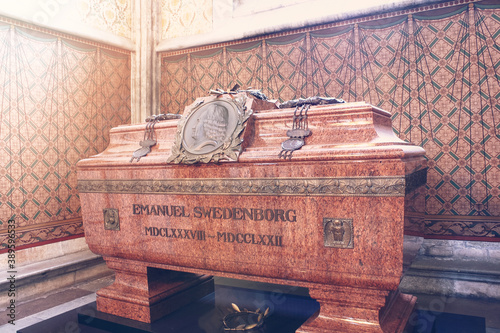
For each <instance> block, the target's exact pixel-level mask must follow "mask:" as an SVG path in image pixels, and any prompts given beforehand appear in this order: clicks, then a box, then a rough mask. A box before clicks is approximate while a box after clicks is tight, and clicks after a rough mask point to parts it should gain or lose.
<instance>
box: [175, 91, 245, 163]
mask: <svg viewBox="0 0 500 333" xmlns="http://www.w3.org/2000/svg"><path fill="white" fill-rule="evenodd" d="M246 101H247V98H246V95H245V94H236V95H233V96H231V97H229V96H225V95H223V96H221V97H218V98H215V97H205V98H199V99H197V100H196V101H195V102H194V103H193V104H192V105H190V106H188V107H186V110H185V111H184V115H183V116H182V118H181V120H180V121H179V123H178V124H177V126H178V127H177V134H176V138H175V145H174V146H173V147H172V153H171V155H170V157H169V158H168V160H167V162H169V163H170V162H172V163H184V164H193V163H198V162H202V163H209V162H218V161H219V160H237V159H238V156H239V154H240V152H241V143H242V139H241V138H240V136H241V134H242V133H243V130H244V129H245V126H246V121H247V120H248V118H249V117H250V116H251V114H252V111H251V110H246V109H247V107H246V105H245V103H246Z"/></svg>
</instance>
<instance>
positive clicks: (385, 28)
mask: <svg viewBox="0 0 500 333" xmlns="http://www.w3.org/2000/svg"><path fill="white" fill-rule="evenodd" d="M464 2H465V4H464ZM467 2H471V3H469V4H467ZM499 67H500V5H498V4H496V3H495V2H491V1H490V2H486V1H479V2H473V1H455V2H448V3H444V4H437V5H431V6H426V7H425V8H414V9H410V10H407V11H402V12H398V13H390V14H385V15H379V16H374V17H371V18H362V19H359V20H353V21H350V22H340V23H332V24H330V25H324V26H320V27H312V28H305V29H302V30H300V31H291V32H286V33H281V34H275V35H268V36H263V37H260V38H254V39H251V40H246V41H241V42H229V43H225V44H218V45H213V46H207V47H203V48H198V49H196V50H185V51H178V52H171V53H164V54H163V57H162V87H161V103H162V104H161V107H162V112H164V113H165V112H173V113H177V112H182V111H181V110H183V108H184V106H185V105H186V104H189V103H191V102H192V101H193V100H194V99H195V98H196V97H198V96H203V95H206V94H207V93H208V90H209V89H216V88H222V89H229V88H231V87H232V86H233V85H234V84H235V83H239V84H240V86H241V87H243V88H247V87H253V88H258V89H262V90H263V92H264V93H265V94H266V95H267V96H268V97H269V98H276V99H279V100H281V101H284V100H289V99H293V98H298V97H307V96H313V95H323V96H332V97H338V98H342V99H344V100H346V101H348V102H350V101H367V102H369V103H371V104H374V105H376V106H379V107H381V108H382V109H385V110H388V111H390V112H391V113H392V119H393V128H394V131H395V132H396V133H397V134H398V135H399V136H400V137H401V138H402V139H404V140H406V141H409V142H412V143H414V144H417V145H420V146H422V147H424V148H425V150H426V152H427V166H428V167H429V173H428V182H427V185H426V186H425V187H422V188H421V189H420V190H418V191H417V192H416V193H415V194H414V196H413V197H412V198H411V200H409V203H411V207H410V212H409V213H408V215H407V219H406V231H407V233H410V234H418V235H425V236H426V237H437V238H454V239H479V240H500V218H499V216H500V168H499V167H500V142H499V141H500V140H499V139H500V133H499V131H500V123H499V120H500V112H499V110H500V84H499V83H500V68H499Z"/></svg>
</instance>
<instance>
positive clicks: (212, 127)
mask: <svg viewBox="0 0 500 333" xmlns="http://www.w3.org/2000/svg"><path fill="white" fill-rule="evenodd" d="M234 107H235V106H234V105H232V104H229V103H228V102H226V101H213V102H209V103H207V104H205V105H202V106H201V107H200V108H199V109H197V110H196V111H195V112H193V113H192V114H191V115H190V116H189V118H188V119H187V122H186V125H185V126H184V132H183V135H182V144H183V146H184V148H185V149H186V151H188V152H190V153H191V154H195V155H201V154H207V153H210V152H212V151H214V150H216V149H217V148H219V147H220V146H222V144H223V143H224V142H225V141H226V140H227V138H228V137H229V136H230V135H231V134H232V132H233V131H234V128H235V127H236V124H237V118H236V116H237V113H236V114H235V112H234V110H232V109H233V108H234ZM230 110H231V111H230Z"/></svg>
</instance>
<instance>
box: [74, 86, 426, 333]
mask: <svg viewBox="0 0 500 333" xmlns="http://www.w3.org/2000/svg"><path fill="white" fill-rule="evenodd" d="M147 140H152V141H154V142H149V141H147ZM285 142H286V143H285ZM139 143H140V144H139ZM282 143H283V146H282ZM287 147H292V148H288V150H286V149H285V148H287ZM138 148H139V149H138ZM143 148H145V149H143ZM298 148H300V149H298ZM140 149H143V150H144V151H146V154H145V153H144V152H142V153H141V152H138V151H139V150H140ZM283 150H284V152H283ZM423 156H424V150H423V149H422V148H420V147H417V146H414V145H411V144H409V143H406V142H403V141H401V140H400V139H398V138H397V137H396V136H395V135H394V133H393V131H392V127H391V118H390V114H389V113H388V112H386V111H383V110H380V109H378V108H376V107H373V106H371V105H368V104H366V103H363V102H358V103H345V104H332V105H315V106H310V107H309V106H307V108H306V109H305V111H304V107H296V108H288V109H277V108H276V107H275V106H274V105H273V104H271V103H267V102H264V101H261V100H258V99H255V98H253V97H251V96H250V95H247V94H246V93H239V94H235V95H219V96H210V97H205V98H199V99H198V100H196V101H195V102H194V103H193V104H192V105H190V106H188V107H187V108H186V111H185V113H184V115H183V117H182V118H181V119H179V120H164V121H159V122H157V123H154V124H153V125H151V124H150V123H147V124H140V125H130V126H120V127H117V128H114V129H112V130H111V134H110V144H109V146H108V148H107V149H106V150H105V151H104V152H103V153H101V154H99V155H96V156H93V157H91V158H88V159H84V160H82V161H80V162H79V163H78V187H79V191H80V198H81V203H82V214H83V221H84V228H85V237H86V240H87V243H88V245H89V247H90V249H91V250H92V251H93V252H95V253H97V254H101V255H102V256H103V257H104V259H105V260H106V262H107V265H108V266H109V267H110V268H111V269H113V270H115V272H116V280H115V282H114V284H112V285H111V286H109V287H107V288H104V289H101V290H100V291H99V292H98V296H97V307H98V310H99V311H102V312H106V313H111V314H114V315H118V316H122V317H127V318H130V319H134V320H138V321H142V322H151V321H154V320H155V319H157V318H159V317H161V316H162V315H164V314H165V313H168V312H170V311H173V310H175V309H176V308H177V307H179V306H182V305H184V304H187V303H188V302H190V301H192V300H193V299H195V298H199V297H202V296H204V295H206V294H207V293H210V292H211V291H213V282H212V279H211V276H213V275H216V276H224V277H232V278H240V279H247V280H254V281H261V282H270V283H278V284H286V285H293V286H302V287H307V288H309V291H310V296H311V297H312V298H314V299H316V300H317V301H318V302H319V303H320V311H319V313H318V314H316V315H315V316H313V317H312V318H310V319H309V320H308V321H307V322H306V323H304V324H303V325H302V327H300V328H299V330H298V331H297V332H399V331H402V329H403V327H404V324H405V322H406V319H407V318H408V316H409V314H410V311H411V309H412V306H413V304H414V302H415V299H414V298H413V297H412V296H408V295H403V294H399V293H398V292H397V288H398V285H399V282H400V278H401V274H402V263H403V219H404V210H405V204H404V202H405V194H407V193H409V192H410V191H411V190H412V189H414V188H415V187H417V186H420V185H421V184H423V183H424V182H425V176H426V174H425V172H426V170H425V169H423V168H422V161H423Z"/></svg>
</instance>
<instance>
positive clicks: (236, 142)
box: [167, 95, 253, 164]
mask: <svg viewBox="0 0 500 333" xmlns="http://www.w3.org/2000/svg"><path fill="white" fill-rule="evenodd" d="M232 102H234V103H235V104H236V106H237V108H238V123H237V125H236V128H235V129H234V131H233V133H232V134H231V136H230V137H229V138H228V139H227V140H226V141H225V142H224V144H223V145H222V146H221V147H219V148H218V149H216V150H214V151H213V152H210V153H207V154H203V155H194V154H191V153H190V152H188V151H187V150H186V149H185V148H184V147H183V146H182V133H183V129H184V126H185V125H186V122H187V119H188V116H189V114H191V113H192V112H193V111H194V110H195V109H196V106H195V107H193V108H192V109H191V111H190V112H189V113H188V115H187V116H186V117H182V118H181V120H180V121H179V122H178V125H177V132H176V134H175V144H174V145H173V146H172V149H171V154H170V157H169V158H168V159H167V163H174V164H180V163H182V164H195V163H210V162H214V163H217V162H219V161H221V160H229V161H237V160H238V156H239V155H240V153H241V150H242V143H243V139H242V138H241V135H242V133H243V131H244V130H245V127H246V124H247V120H248V119H249V118H250V116H251V115H252V114H253V111H252V110H245V103H246V96H244V95H241V96H238V97H236V98H234V99H232Z"/></svg>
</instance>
